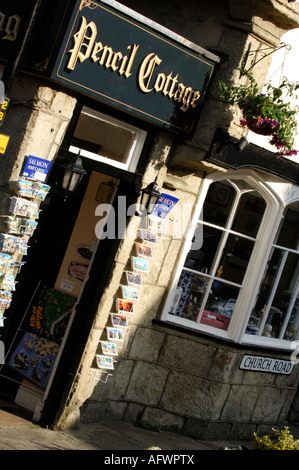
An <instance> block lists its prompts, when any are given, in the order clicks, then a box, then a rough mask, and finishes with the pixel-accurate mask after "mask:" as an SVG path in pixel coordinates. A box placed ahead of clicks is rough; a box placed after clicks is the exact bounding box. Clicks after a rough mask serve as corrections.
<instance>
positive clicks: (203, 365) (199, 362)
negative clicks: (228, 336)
mask: <svg viewBox="0 0 299 470" xmlns="http://www.w3.org/2000/svg"><path fill="white" fill-rule="evenodd" d="M215 352H216V348H215V347H214V346H211V345H208V344H201V343H199V342H197V341H192V340H191V339H190V340H189V339H185V338H181V337H180V336H175V335H168V336H167V340H166V343H165V345H164V348H163V352H162V354H161V357H160V359H159V364H161V365H163V366H165V367H169V368H171V369H179V370H182V371H184V372H191V373H192V374H195V375H199V376H207V375H208V374H209V371H210V367H211V364H212V361H213V356H214V354H215Z"/></svg>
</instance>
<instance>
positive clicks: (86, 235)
mask: <svg viewBox="0 0 299 470" xmlns="http://www.w3.org/2000/svg"><path fill="white" fill-rule="evenodd" d="M84 111H85V112H84V113H82V121H81V122H80V119H79V121H78V124H77V128H76V130H75V134H74V139H73V141H72V150H73V151H74V152H76V150H78V151H80V153H81V155H82V156H83V163H84V162H85V163H86V167H87V175H86V176H85V177H84V179H85V180H84V181H83V183H81V187H82V188H83V189H81V192H79V195H75V196H77V203H76V204H75V203H73V202H72V198H70V200H64V199H63V197H61V195H60V196H59V195H58V196H57V195H55V191H54V196H53V197H52V200H50V203H49V207H48V209H47V210H46V211H45V220H44V224H41V225H42V226H41V230H40V233H39V235H38V237H37V239H36V246H35V249H34V250H33V254H32V259H33V261H32V262H31V267H29V269H28V272H27V274H26V276H25V279H24V281H23V285H22V288H21V294H20V296H19V297H20V298H19V301H18V302H17V305H16V311H17V312H19V313H20V315H19V318H18V319H17V320H16V321H14V323H15V325H16V328H15V331H14V332H13V340H12V343H11V345H10V347H9V354H8V357H7V361H6V364H5V367H4V373H3V374H0V375H2V376H5V379H8V380H10V381H11V383H13V384H14V388H13V394H14V398H13V400H14V402H15V403H16V404H17V405H20V406H21V407H23V408H25V409H27V410H29V411H30V412H32V414H33V418H34V420H35V421H39V420H40V417H41V413H42V411H43V409H44V406H45V403H46V402H50V405H49V406H50V407H51V412H50V415H51V419H52V417H53V415H54V414H55V412H56V411H57V410H56V409H55V406H57V407H58V406H59V399H60V398H61V393H62V390H61V387H62V386H61V384H60V383H59V382H60V377H61V369H63V368H64V369H63V373H62V375H63V379H65V378H66V377H67V375H68V368H69V366H70V363H71V362H72V353H73V350H74V345H75V347H76V339H75V340H74V339H73V337H75V338H78V337H79V336H80V330H84V329H85V328H86V325H85V318H86V317H87V316H88V315H89V311H88V310H89V305H87V304H89V302H86V297H87V296H89V297H92V295H93V294H94V292H95V290H96V289H97V280H98V279H99V278H100V277H101V274H102V273H101V272H99V271H97V275H96V276H95V274H93V279H92V282H93V285H94V286H96V288H95V289H94V291H93V292H90V290H88V289H87V290H86V285H87V283H88V280H89V276H90V272H91V271H92V266H93V264H94V260H95V258H97V269H98V266H100V269H101V270H102V271H103V272H104V271H105V269H107V267H106V266H105V262H106V261H105V256H102V260H103V262H102V263H101V253H102V252H103V248H101V249H100V250H99V246H100V245H101V246H103V241H100V240H99V238H100V237H99V235H100V234H99V231H98V230H97V231H96V230H95V229H96V226H97V224H99V222H100V219H101V217H99V216H98V215H97V216H96V215H95V214H96V208H97V207H98V206H99V205H100V204H105V205H106V206H105V207H111V208H112V204H113V201H114V199H115V198H116V195H117V191H120V192H121V193H123V188H124V187H127V186H128V184H124V181H123V179H124V178H125V176H124V174H126V175H133V172H132V173H130V172H128V171H126V168H130V165H131V167H132V165H133V166H134V169H135V167H136V162H137V160H138V158H137V157H138V154H140V152H141V148H142V145H141V141H143V140H144V137H143V138H142V139H141V141H140V139H139V137H138V136H137V137H136V135H137V134H138V132H135V134H134V132H133V130H132V129H133V128H131V127H130V129H129V131H127V130H126V132H127V134H128V137H127V139H126V140H127V142H126V140H124V139H123V142H124V144H123V146H124V148H125V152H123V153H124V154H125V155H126V157H124V158H123V159H122V160H123V161H122V162H121V163H120V162H119V160H120V157H118V158H117V160H118V162H117V163H116V165H115V166H114V165H113V162H114V159H113V154H109V152H108V151H107V149H106V151H105V155H106V156H105V157H103V155H100V154H104V151H103V146H102V145H99V146H98V148H99V149H100V150H99V152H98V153H94V149H95V142H92V145H90V142H88V141H87V140H85V138H84V136H85V137H86V138H88V139H89V140H91V135H90V133H89V134H88V133H87V134H85V130H86V129H90V128H91V124H95V123H94V122H93V121H90V119H93V118H94V114H95V115H96V118H95V119H96V120H97V122H96V124H99V123H100V122H101V121H100V120H99V119H98V113H89V112H88V111H86V109H85V108H84ZM87 118H88V119H87ZM83 124H84V125H83ZM101 124H102V122H101ZM116 124H117V123H116V121H115V120H114V121H113V125H112V128H113V135H114V136H115V135H116V136H117V129H118V128H117V125H116ZM78 129H79V130H78ZM93 130H94V134H93V135H95V136H96V137H94V138H93V140H97V138H98V137H97V136H98V135H99V133H96V128H94V127H93ZM105 130H106V132H105V133H104V136H105V138H107V134H108V133H109V126H108V125H107V119H106V120H105ZM79 131H80V132H79ZM119 133H120V141H121V140H122V139H121V137H123V134H124V130H123V126H120V128H119ZM111 141H112V143H113V145H114V146H115V137H114V140H113V139H111ZM74 144H76V145H79V146H80V147H76V148H74ZM97 145H98V143H97ZM87 147H88V148H89V150H84V148H85V149H86V148H87ZM131 147H132V148H133V150H132V148H131ZM91 150H93V152H91ZM107 155H109V158H110V157H112V158H111V159H110V162H112V164H111V166H108V165H107V162H106V161H105V162H103V161H102V159H103V158H105V159H107V158H108V157H107ZM136 155H137V157H136ZM120 165H123V166H124V169H123V168H122V166H120ZM101 167H104V171H100V170H99V168H101ZM115 169H117V170H115ZM132 169H133V167H132ZM129 178H131V176H129ZM53 179H54V176H53ZM82 184H83V186H82ZM75 196H74V200H75ZM78 202H79V203H78ZM75 206H76V207H77V208H76V207H75ZM102 217H107V213H103V216H102ZM66 219H68V223H67V226H68V227H69V226H70V224H71V225H72V228H71V230H69V231H67V230H66V231H65V230H64V225H63V224H64V221H65V220H66ZM105 243H107V241H106V240H105V241H104V244H105ZM106 246H107V245H105V247H106ZM108 249H110V248H109V246H108ZM105 250H106V248H104V251H105ZM107 251H108V250H106V252H107ZM105 255H106V253H105ZM99 257H100V259H99ZM29 265H30V263H29ZM37 279H38V282H36V281H37ZM33 284H36V287H35V288H34V292H33V294H31V293H30V295H29V297H30V300H28V299H26V301H24V298H25V297H26V293H27V292H28V291H29V290H30V288H31V287H32V285H33ZM84 291H85V292H87V291H88V294H84ZM83 294H84V295H83ZM82 296H83V297H84V298H83V300H82ZM29 297H28V298H29ZM88 300H89V299H88ZM80 302H81V303H80ZM82 304H83V306H82ZM80 305H81V308H80V310H81V314H80V316H79V320H78V306H80ZM85 306H86V312H84V307H85ZM82 310H83V315H82ZM89 316H90V315H89ZM74 324H75V326H73V325H74ZM75 328H76V334H74V332H73V330H74V329H75ZM78 330H79V333H78ZM76 335H77V336H76ZM69 343H71V344H72V346H71V348H69ZM65 364H66V365H65ZM57 370H58V373H57ZM57 377H58V379H57ZM57 383H58V384H59V387H58V388H59V391H57ZM49 396H50V398H49ZM53 396H54V399H53ZM47 419H48V418H46V421H47ZM46 424H51V422H48V421H47V422H46Z"/></svg>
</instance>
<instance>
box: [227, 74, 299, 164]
mask: <svg viewBox="0 0 299 470" xmlns="http://www.w3.org/2000/svg"><path fill="white" fill-rule="evenodd" d="M240 71H241V74H242V75H244V76H246V77H247V79H248V82H247V83H246V84H241V85H232V86H227V85H226V84H225V83H224V82H223V81H221V80H220V81H219V82H218V83H219V92H220V97H221V98H222V99H224V100H225V101H227V102H228V103H230V104H237V105H238V106H239V108H240V109H241V110H242V111H243V115H244V118H245V120H241V124H242V125H246V124H247V122H246V119H248V118H254V119H255V120H256V122H257V124H258V125H260V126H261V127H262V126H265V125H268V126H270V127H272V128H273V130H274V138H273V139H272V141H271V142H270V143H271V144H273V145H275V146H276V147H277V149H278V150H279V154H282V155H296V154H297V151H295V150H293V147H294V136H295V134H296V131H297V119H296V117H297V110H296V109H294V107H292V105H291V103H290V102H289V101H286V98H289V97H290V98H292V97H295V98H297V96H296V95H295V94H294V91H295V90H296V89H298V88H299V85H296V86H293V85H292V84H291V83H290V82H289V81H288V79H287V78H284V79H283V81H282V83H281V84H280V86H279V87H274V86H273V85H272V84H271V83H268V84H266V85H265V93H260V91H259V87H258V85H257V82H256V80H255V78H254V76H253V74H251V73H250V72H248V71H246V70H242V69H240Z"/></svg>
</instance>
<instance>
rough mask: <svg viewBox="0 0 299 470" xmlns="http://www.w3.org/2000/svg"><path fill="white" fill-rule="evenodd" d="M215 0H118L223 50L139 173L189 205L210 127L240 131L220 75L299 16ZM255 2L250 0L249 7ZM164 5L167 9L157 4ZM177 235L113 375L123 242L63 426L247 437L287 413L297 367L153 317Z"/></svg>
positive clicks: (156, 263)
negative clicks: (190, 114)
mask: <svg viewBox="0 0 299 470" xmlns="http://www.w3.org/2000/svg"><path fill="white" fill-rule="evenodd" d="M182 3H183V5H182ZM216 3H217V7H215V2H214V4H213V8H210V7H209V6H207V2H205V1H202V0H200V1H198V0H194V1H191V2H182V1H181V0H177V1H175V2H173V1H171V2H170V1H169V2H168V1H167V2H162V3H160V4H157V5H156V4H155V7H153V3H152V2H151V1H149V0H144V1H143V2H139V1H136V0H126V1H124V4H125V5H127V6H129V7H131V8H133V9H135V10H136V11H138V12H140V13H141V14H144V15H145V16H147V17H149V18H151V19H153V20H155V21H157V22H159V23H161V22H164V23H163V25H164V26H166V27H168V28H170V29H172V30H173V31H175V32H177V33H178V34H180V35H182V36H184V37H187V39H189V40H191V41H193V42H195V43H197V44H199V45H201V46H203V47H206V48H209V49H211V50H213V52H215V53H217V51H218V52H219V53H222V59H223V61H222V63H221V65H220V67H219V68H218V69H217V71H216V73H215V75H214V78H213V81H212V84H211V86H210V89H209V93H208V95H207V97H206V99H205V105H204V107H203V110H202V113H201V116H200V120H199V123H198V126H197V128H196V130H195V133H194V135H193V137H192V139H184V140H183V139H180V141H179V144H178V139H177V138H175V137H173V136H170V135H169V134H167V133H165V134H163V133H159V132H157V139H156V141H155V143H154V144H153V147H152V150H151V155H150V164H149V166H148V168H147V171H146V173H145V175H144V180H143V183H144V186H145V185H146V184H147V183H148V182H150V181H153V180H154V179H155V177H156V176H157V177H158V184H159V185H160V187H162V185H163V183H169V184H171V185H172V186H173V187H174V188H175V189H176V191H175V192H174V193H173V194H174V196H175V197H178V198H179V199H180V205H181V207H182V206H183V204H184V203H185V204H188V205H189V207H190V208H191V211H193V210H194V207H195V202H196V198H197V196H198V194H199V193H200V188H201V184H202V181H203V178H204V176H205V174H206V173H207V172H209V171H212V170H214V169H215V168H214V167H213V166H212V165H207V164H205V163H203V161H202V160H203V157H204V156H205V154H206V152H207V151H208V150H209V148H210V145H211V142H212V139H213V136H214V132H215V130H216V128H217V127H219V126H220V127H225V128H227V129H228V130H229V131H230V132H231V134H232V135H235V136H237V137H241V136H242V135H243V134H244V129H243V128H241V126H240V125H239V118H240V114H239V112H238V110H237V109H236V108H235V107H230V106H227V104H226V103H223V102H221V101H219V93H218V85H217V81H218V80H219V79H222V80H226V81H230V80H232V81H233V82H239V81H240V77H239V72H238V71H237V70H236V69H237V67H239V66H240V65H241V64H242V61H243V59H244V57H245V56H246V52H247V50H248V46H249V43H251V45H252V50H255V51H257V52H256V53H255V55H254V57H250V58H249V63H247V64H246V65H247V67H248V66H249V65H252V63H253V60H258V59H259V58H260V57H261V56H262V55H263V52H262V49H263V48H264V47H270V49H271V48H272V50H273V48H274V47H275V46H276V45H277V44H278V43H279V37H281V35H282V34H283V33H284V32H285V31H286V30H288V29H291V28H292V27H295V25H296V24H297V25H298V23H299V20H298V18H299V16H298V13H296V14H295V7H293V6H288V5H287V2H286V1H285V2H274V1H271V2H270V0H269V2H263V4H264V3H267V4H269V5H267V8H268V7H269V8H270V9H271V8H274V9H275V6H273V4H278V3H279V4H280V6H281V4H282V3H283V8H284V9H285V10H287V12H293V13H294V14H293V16H291V15H290V16H291V18H290V16H289V15H287V14H285V15H284V16H283V14H282V13H281V12H279V11H278V13H277V15H274V16H273V18H272V19H273V22H272V23H271V22H270V17H269V18H267V19H266V20H265V21H263V19H262V17H258V16H253V14H251V13H250V10H248V9H246V17H244V16H242V13H243V10H242V9H241V10H240V8H238V5H237V3H236V2H234V1H230V2H222V1H218V2H216ZM257 4H258V2H255V1H251V2H250V5H251V6H252V7H254V6H257ZM240 5H243V4H240ZM218 7H219V8H218ZM281 8H282V6H281ZM164 9H166V11H167V15H165V14H162V13H163V11H164ZM255 11H256V10H255ZM271 11H272V10H271ZM195 12H196V14H195ZM264 13H265V12H264ZM283 18H285V22H284V21H283V20H282V19H283ZM207 31H209V34H207ZM271 58H272V57H271V56H270V57H268V58H266V59H264V60H263V61H261V63H260V64H259V65H257V66H256V67H255V69H254V71H255V76H256V78H257V81H258V82H259V83H263V81H264V80H265V77H266V75H267V70H268V67H269V64H270V62H271ZM216 169H217V170H219V171H225V170H223V169H220V168H216ZM165 192H167V189H166V190H165ZM175 217H176V215H175V212H174V213H171V215H170V218H171V221H173V220H174V218H175ZM138 224H139V221H138V219H137V218H134V217H133V218H132V219H131V221H130V226H131V227H133V226H135V230H136V231H137V229H138ZM186 226H187V225H186ZM183 238H184V237H183V236H182V237H181V238H172V237H168V238H164V239H161V240H160V243H159V246H158V247H157V249H156V251H155V253H154V259H153V262H152V263H151V265H150V272H149V273H148V275H147V276H146V277H145V279H144V285H143V287H142V295H141V296H140V299H139V301H138V307H137V311H136V312H135V313H134V316H133V318H132V319H131V321H130V328H129V333H128V335H126V338H125V342H124V344H123V348H122V349H121V350H120V353H119V357H118V358H117V364H116V366H115V370H114V371H112V373H111V376H110V375H104V376H103V377H101V376H99V375H97V372H98V371H97V369H96V365H95V354H97V353H100V351H101V349H100V341H101V340H102V339H106V336H105V327H106V326H107V325H108V324H109V319H110V313H113V312H114V309H113V305H114V301H115V299H116V298H117V297H118V295H119V294H118V292H119V287H120V284H121V283H122V276H123V275H124V271H125V269H127V266H129V264H128V263H129V259H130V256H131V255H132V253H133V250H134V240H133V241H132V240H129V239H125V240H123V241H122V242H121V244H120V247H119V251H118V253H117V256H116V258H115V264H114V271H113V275H112V279H111V281H110V283H109V285H108V286H107V288H106V290H105V293H104V295H103V297H102V300H101V302H100V304H99V307H98V311H97V314H96V317H95V320H94V325H93V329H92V332H91V335H90V338H89V341H88V344H87V345H86V349H85V353H84V355H83V357H82V360H81V363H80V366H79V368H78V373H77V376H76V378H75V380H74V384H73V388H72V390H71V392H70V394H69V397H68V400H67V402H66V406H65V409H64V411H63V412H62V415H61V417H60V421H59V425H60V426H61V427H66V426H69V425H72V424H73V423H74V421H76V420H77V419H79V418H81V419H82V420H83V421H90V420H92V421H97V420H101V419H124V420H128V421H131V422H134V423H137V422H139V423H140V422H143V423H148V425H150V426H153V427H155V426H157V427H162V428H164V429H170V430H176V431H178V432H183V433H185V434H189V435H193V436H196V437H199V438H203V437H204V438H209V437H212V438H213V439H214V438H220V439H221V438H227V437H234V436H237V437H238V439H240V438H242V436H244V438H247V437H252V432H253V431H255V430H257V429H258V430H259V431H262V429H261V428H262V426H264V425H265V427H269V428H271V427H272V425H273V424H276V423H277V422H283V421H284V420H285V419H286V415H287V412H288V410H289V408H290V405H291V402H292V399H293V397H294V395H295V391H296V387H297V382H298V371H297V370H295V371H294V372H293V373H292V375H291V376H290V377H285V376H276V375H274V374H268V375H266V374H258V373H251V372H244V371H240V370H239V369H238V364H239V362H240V359H241V356H242V354H243V353H244V352H245V350H241V349H239V348H238V347H237V346H235V345H233V344H232V343H227V344H226V343H224V342H223V343H219V342H217V341H215V340H213V339H211V338H208V337H206V338H205V337H203V336H202V337H200V336H193V335H191V334H186V333H183V332H180V333H179V332H175V331H174V330H168V329H166V328H165V327H161V326H157V325H156V324H154V325H153V324H152V321H153V320H154V319H155V318H157V317H159V315H160V313H161V311H162V306H163V301H164V298H165V295H166V294H167V288H168V285H169V282H170V280H171V278H172V275H173V271H174V267H175V265H176V261H177V257H178V254H179V251H180V249H181V246H182V243H183V241H184V240H183ZM273 403H277V406H273Z"/></svg>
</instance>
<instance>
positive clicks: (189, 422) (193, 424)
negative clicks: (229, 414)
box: [183, 418, 231, 441]
mask: <svg viewBox="0 0 299 470" xmlns="http://www.w3.org/2000/svg"><path fill="white" fill-rule="evenodd" d="M230 430H231V424H229V423H221V422H217V423H213V422H208V421H200V420H198V419H192V418H187V419H186V423H185V427H184V430H183V434H184V435H186V436H189V437H193V438H196V439H204V440H213V441H214V440H225V439H227V438H228V436H229V434H230Z"/></svg>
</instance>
